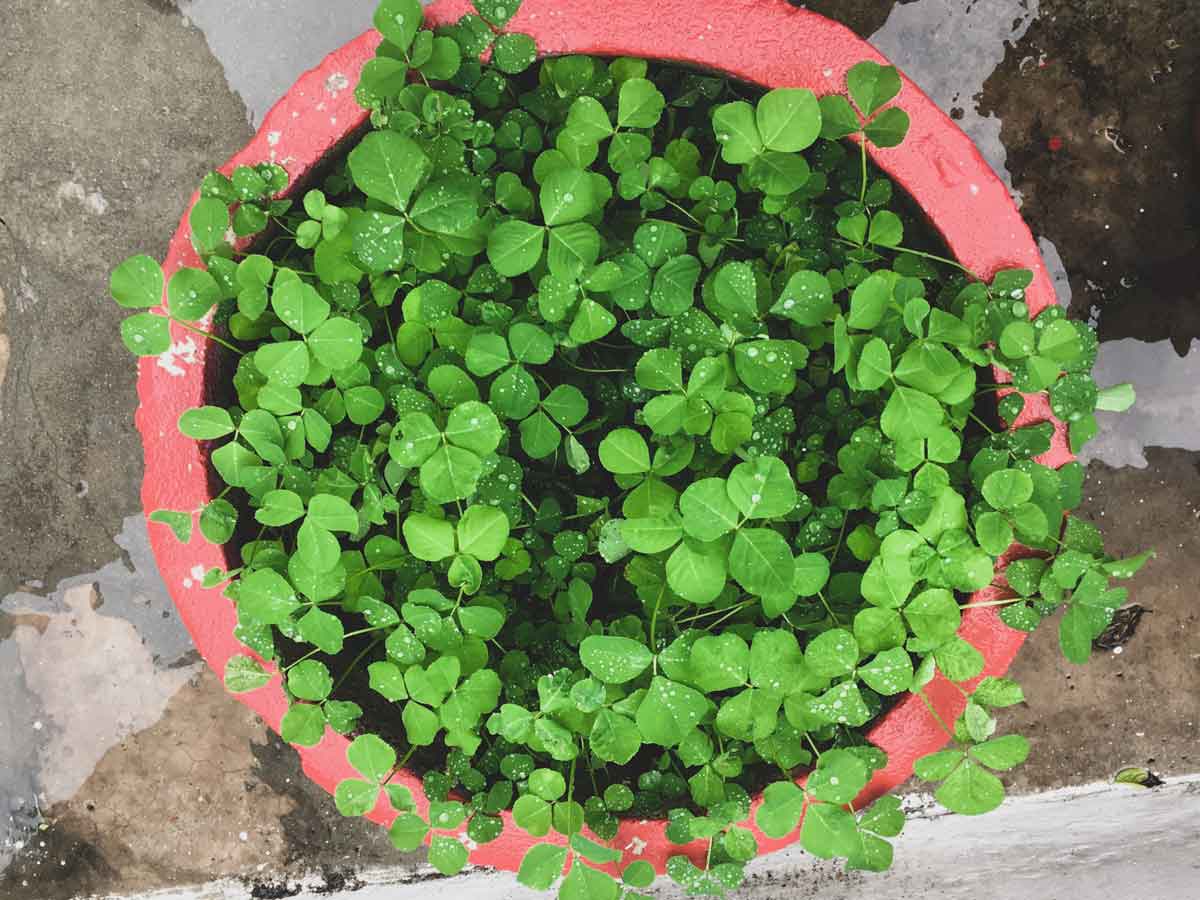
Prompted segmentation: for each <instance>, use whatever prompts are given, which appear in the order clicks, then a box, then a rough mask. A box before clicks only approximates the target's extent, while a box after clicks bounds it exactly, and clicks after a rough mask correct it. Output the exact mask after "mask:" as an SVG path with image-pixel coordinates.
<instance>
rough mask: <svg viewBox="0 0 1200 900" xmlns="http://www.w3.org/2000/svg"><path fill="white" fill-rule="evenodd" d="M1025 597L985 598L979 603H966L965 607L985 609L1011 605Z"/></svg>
mask: <svg viewBox="0 0 1200 900" xmlns="http://www.w3.org/2000/svg"><path fill="white" fill-rule="evenodd" d="M1024 599H1025V598H1024V597H1010V598H1009V599H1008V600H984V601H981V602H979V603H964V604H963V606H962V608H963V609H983V608H984V607H987V606H1011V605H1012V604H1013V603H1020V602H1021V601H1022V600H1024Z"/></svg>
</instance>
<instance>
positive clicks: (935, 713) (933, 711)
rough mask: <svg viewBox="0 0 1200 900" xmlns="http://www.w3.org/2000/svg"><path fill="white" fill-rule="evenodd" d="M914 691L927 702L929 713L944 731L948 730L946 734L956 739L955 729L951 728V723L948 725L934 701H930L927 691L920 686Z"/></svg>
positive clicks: (926, 706) (922, 700)
mask: <svg viewBox="0 0 1200 900" xmlns="http://www.w3.org/2000/svg"><path fill="white" fill-rule="evenodd" d="M913 693H914V694H916V695H917V696H918V697H920V698H921V702H922V703H924V704H925V708H926V709H927V710H929V714H930V715H931V716H933V717H934V718H935V719H936V720H937V723H938V725H940V726H942V731H944V732H946V734H948V735H950V739H951V740H954V739H955V738H954V729H953V728H951V727H950V726H949V725H947V724H946V720H945V719H943V718H942V717H941V716H940V715H939V714H938V711H937V710H936V709H934V708H933V703H932V702H931V701H930V699H929V698H928V697H927V696H925V692H924V691H923V690H921V689H920V688H917V689H915V690H914V691H913Z"/></svg>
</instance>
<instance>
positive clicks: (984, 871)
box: [92, 773, 1200, 900]
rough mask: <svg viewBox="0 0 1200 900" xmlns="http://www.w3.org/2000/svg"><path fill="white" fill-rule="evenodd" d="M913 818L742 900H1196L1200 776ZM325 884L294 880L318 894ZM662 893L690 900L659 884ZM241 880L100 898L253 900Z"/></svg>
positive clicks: (500, 898) (469, 887)
mask: <svg viewBox="0 0 1200 900" xmlns="http://www.w3.org/2000/svg"><path fill="white" fill-rule="evenodd" d="M905 806H906V808H907V809H908V810H909V821H908V823H907V825H906V826H905V830H904V834H903V835H901V836H900V837H899V838H898V839H896V841H895V845H896V860H895V865H894V866H893V868H892V870H891V871H890V872H887V873H884V874H878V875H876V874H864V873H844V872H843V871H842V870H841V867H840V866H839V865H838V864H835V863H826V862H822V861H820V860H816V859H814V858H813V857H811V856H809V855H808V854H806V853H804V852H802V851H801V850H799V849H798V848H795V847H793V848H791V849H788V850H784V851H781V852H779V853H776V854H773V855H771V856H767V857H763V858H761V859H758V860H756V861H755V862H754V863H752V864H751V865H750V867H749V876H750V877H749V879H748V881H747V885H746V886H745V887H744V888H742V889H741V890H740V891H738V892H737V894H736V895H735V896H736V897H738V898H744V900H767V898H774V897H781V896H788V897H804V898H806V900H844V898H850V897H859V898H861V897H864V896H867V895H868V894H869V896H870V897H871V900H916V898H921V900H966V898H970V900H1025V898H1033V900H1130V898H1137V900H1193V898H1196V897H1200V773H1198V774H1195V775H1187V776H1180V777H1174V778H1170V779H1168V780H1167V781H1166V783H1165V784H1163V785H1162V786H1161V787H1158V788H1153V789H1149V790H1146V789H1140V788H1136V787H1131V786H1128V785H1113V784H1090V785H1084V786H1081V787H1071V788H1063V789H1060V790H1055V791H1048V792H1045V793H1041V794H1030V795H1024V796H1018V797H1013V798H1010V799H1009V800H1008V801H1007V802H1005V804H1004V805H1003V806H1002V807H1001V808H1000V809H998V810H996V811H995V812H992V813H989V814H987V815H985V816H980V817H978V818H972V817H967V816H960V815H954V814H951V813H949V812H947V811H946V810H945V809H943V808H941V807H940V806H938V805H937V804H936V803H934V802H933V801H932V798H930V797H928V795H915V794H914V795H909V796H907V797H905ZM358 879H359V881H360V886H358V887H356V888H355V889H353V890H349V889H348V890H346V891H343V892H339V893H336V894H321V895H320V896H322V897H324V898H326V900H338V898H342V900H428V898H430V897H453V898H454V900H533V898H541V900H544V898H546V896H547V895H546V894H539V893H536V892H533V891H529V890H527V889H525V888H523V887H521V886H520V885H519V884H517V882H516V880H515V878H514V877H513V875H512V874H511V873H508V872H496V871H492V870H476V871H472V872H469V873H467V874H463V875H459V876H456V877H454V878H440V877H436V876H435V874H434V872H433V870H432V869H429V868H427V867H421V868H419V869H413V868H410V867H400V866H387V867H379V868H374V869H369V870H365V871H362V872H359V873H358ZM322 881H323V879H321V878H319V877H316V876H314V877H313V878H311V879H294V880H293V879H289V883H290V884H291V885H292V886H293V887H298V888H299V893H298V894H296V896H298V897H302V898H304V897H315V896H317V894H316V893H315V891H317V890H318V889H319V888H320V885H321V883H322ZM654 893H655V895H656V896H658V897H661V898H664V900H666V898H672V900H674V898H676V897H680V896H682V895H681V894H680V893H678V892H677V891H676V890H674V888H673V886H671V885H669V884H667V883H666V882H663V883H662V887H660V888H659V889H658V890H656V891H655V892H654ZM249 897H250V889H249V888H248V887H247V886H246V884H245V883H243V882H241V881H239V880H236V879H223V880H220V881H214V882H211V883H208V884H204V885H196V886H192V887H180V888H172V889H168V890H160V891H153V892H149V893H143V894H137V895H124V896H117V895H109V896H107V897H103V898H100V897H96V898H92V900H247V898H249Z"/></svg>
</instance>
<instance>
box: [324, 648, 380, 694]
mask: <svg viewBox="0 0 1200 900" xmlns="http://www.w3.org/2000/svg"><path fill="white" fill-rule="evenodd" d="M381 640H383V638H375V640H373V641H371V643H369V644H367V646H365V647H363V649H362V652H361V653H359V654H358V656H356V657H354V660H353V661H352V662H351V663H350V665H349V666H347V667H346V671H345V672H343V673H342V674H341V675H340V676H339V677H338V680H337V681H335V682H334V683H333V687H332V688H331V689H330V691H329V693H330V694H332V693H333V692H334V691H336V690H337V689H338V688H339V687H341V686H342V682H343V681H345V680H346V678H347V677H348V676H349V675H350V673H351V672H353V671H354V670H355V668H356V667H357V666H358V664H359V663H360V662H362V659H363V657H364V656H366V655H367V654H368V653H370V652H371V651H372V650H374V649H375V647H377V646H378V645H379V642H380V641H381Z"/></svg>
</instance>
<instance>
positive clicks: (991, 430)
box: [967, 412, 996, 434]
mask: <svg viewBox="0 0 1200 900" xmlns="http://www.w3.org/2000/svg"><path fill="white" fill-rule="evenodd" d="M967 415H968V416H970V417H971V419H972V420H973V421H974V422H975V424H976V425H978V426H979V427H980V428H982V429H983V430H984V431H986V432H987V433H988V434H995V433H996V429H994V428H992V427H991V426H990V425H988V423H987V422H985V421H983V419H981V418H979V416H977V415H975V413H973V412H968V413H967Z"/></svg>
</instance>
